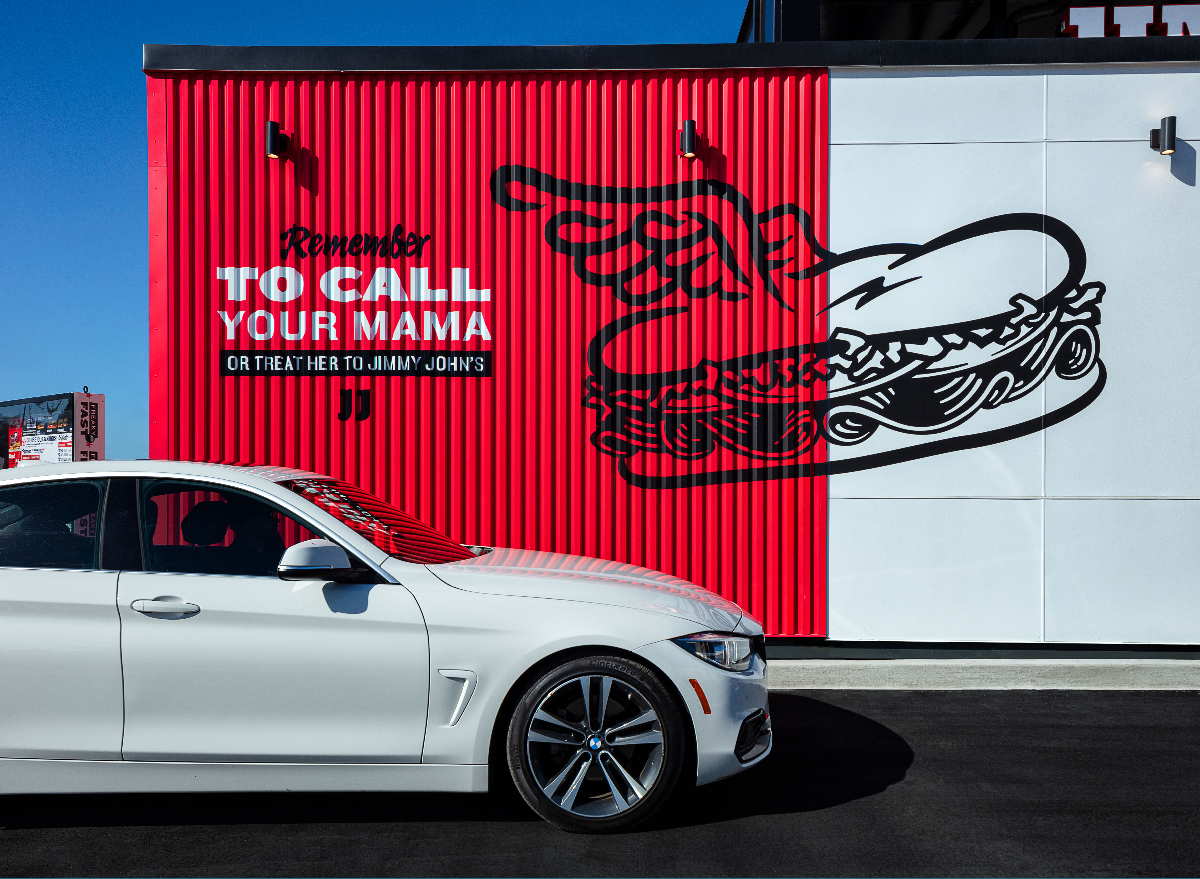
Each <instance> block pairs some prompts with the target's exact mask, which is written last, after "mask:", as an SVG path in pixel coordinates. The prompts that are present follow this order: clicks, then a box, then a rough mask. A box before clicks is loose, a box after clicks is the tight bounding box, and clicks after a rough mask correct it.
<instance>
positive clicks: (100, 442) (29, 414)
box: [0, 393, 104, 468]
mask: <svg viewBox="0 0 1200 879" xmlns="http://www.w3.org/2000/svg"><path fill="white" fill-rule="evenodd" d="M0 433H2V434H3V436H4V438H5V442H6V446H5V449H6V452H7V453H6V454H5V456H4V459H3V463H2V464H0V466H2V467H5V468H8V467H20V466H22V465H29V464H59V463H64V462H69V461H103V460H104V395H103V394H88V393H71V394H55V395H52V396H49V397H30V398H28V399H24V400H4V401H0Z"/></svg>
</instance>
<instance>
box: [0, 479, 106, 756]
mask: <svg viewBox="0 0 1200 879" xmlns="http://www.w3.org/2000/svg"><path fill="white" fill-rule="evenodd" d="M106 490H107V481H106V480H103V479H99V480H95V479H86V480H84V479H79V480H70V481H59V482H35V483H25V484H21V485H15V486H10V487H4V486H3V485H0V757H33V758H53V759H77V760H119V759H120V758H121V641H120V629H121V625H120V619H119V618H118V616H117V608H116V597H117V573H116V571H115V570H102V565H101V559H100V531H101V524H102V511H103V508H104V500H105V495H106Z"/></svg>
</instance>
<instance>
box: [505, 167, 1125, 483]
mask: <svg viewBox="0 0 1200 879" xmlns="http://www.w3.org/2000/svg"><path fill="white" fill-rule="evenodd" d="M491 188H492V197H493V199H494V200H495V201H496V203H497V204H498V205H500V206H501V207H503V208H505V209H507V210H510V211H516V212H529V211H545V212H546V214H547V215H548V216H547V220H546V223H545V226H544V234H545V239H546V243H547V244H548V245H549V246H550V247H551V248H552V249H553V250H554V252H556V253H558V254H562V255H563V256H565V257H567V258H568V259H569V260H570V263H571V267H572V269H573V271H574V273H575V275H576V276H577V277H578V278H579V279H580V280H581V281H583V282H584V284H585V285H587V286H588V287H589V288H594V289H595V290H596V291H598V292H601V293H602V294H606V295H608V296H610V297H611V298H612V299H613V300H614V302H613V305H614V306H615V311H614V314H616V315H617V316H615V317H614V319H612V320H609V321H608V322H607V323H605V324H604V325H603V326H602V327H601V329H600V330H599V332H598V333H597V334H596V335H595V337H594V338H593V339H592V340H591V342H590V344H589V345H588V349H587V361H588V367H589V373H590V374H589V376H588V378H587V380H586V388H585V395H584V399H583V405H584V406H586V407H588V408H590V409H593V410H595V411H596V413H597V422H596V427H595V429H594V431H593V432H592V437H591V439H592V443H593V444H594V445H595V446H596V448H598V449H599V450H600V451H601V452H603V453H605V454H608V455H611V456H613V457H615V458H617V459H618V469H619V472H620V473H621V475H622V476H623V477H624V478H625V479H627V480H628V481H630V482H631V483H633V484H637V485H642V486H645V487H651V488H670V487H682V486H686V485H696V484H710V483H716V482H729V481H746V480H758V479H779V478H792V477H798V476H808V475H813V474H817V473H838V472H849V471H853V470H862V469H868V468H872V467H879V466H884V465H887V464H893V463H898V462H900V461H907V460H913V459H915V458H920V457H925V456H928V455H934V454H941V453H945V452H949V451H954V450H958V449H965V448H972V447H976V446H982V445H988V444H991V443H996V442H1002V441H1005V440H1009V439H1013V438H1016V437H1018V436H1023V435H1025V434H1028V433H1033V432H1035V431H1037V430H1040V429H1042V428H1044V427H1048V426H1050V425H1052V424H1054V423H1057V422H1059V421H1062V420H1063V419H1065V418H1068V417H1070V416H1071V415H1073V414H1075V413H1076V412H1078V411H1080V410H1082V409H1083V408H1085V407H1086V406H1087V405H1089V404H1090V403H1091V402H1092V401H1093V400H1094V399H1095V398H1096V397H1097V396H1098V395H1099V394H1100V392H1101V391H1102V389H1103V386H1104V377H1105V373H1104V365H1103V363H1102V362H1101V361H1100V360H1099V349H1100V344H1099V335H1098V327H1099V324H1100V311H1099V304H1100V301H1101V299H1102V297H1103V294H1104V285H1103V284H1101V283H1097V282H1088V281H1086V280H1085V278H1084V274H1085V270H1086V264H1087V258H1086V252H1085V249H1084V246H1083V243H1082V241H1081V240H1080V239H1079V236H1078V235H1076V234H1075V232H1074V231H1073V230H1072V229H1071V228H1070V227H1068V226H1067V225H1066V224H1065V223H1063V222H1061V221H1059V220H1057V219H1055V218H1053V217H1049V216H1045V215H1042V214H1035V213H1013V214H1004V215H1000V216H994V217H989V218H987V219H983V220H979V221H977V222H973V223H968V224H967V225H964V226H961V227H959V228H957V229H953V230H950V231H947V232H946V233H944V234H942V235H939V236H937V237H935V238H933V239H932V240H930V241H927V242H926V243H924V244H904V243H890V244H880V245H876V246H871V247H865V248H860V249H856V250H853V251H847V252H844V253H840V254H839V253H832V252H830V251H829V250H827V249H826V248H825V247H823V246H822V245H821V243H820V242H819V241H818V239H817V237H816V234H815V232H814V230H813V223H812V220H811V218H810V217H809V216H808V214H806V213H805V212H804V211H803V210H801V209H800V208H799V207H798V206H796V205H794V204H783V205H777V206H774V207H770V208H768V209H766V210H761V211H759V210H755V208H754V206H753V205H752V204H751V203H750V200H749V199H748V198H747V197H746V196H745V195H743V194H742V193H740V192H738V191H737V190H736V189H734V188H732V187H731V186H730V185H728V184H726V183H722V182H720V181H716V180H694V181H687V182H682V183H676V184H671V185H665V186H657V187H618V186H595V185H585V184H580V183H573V182H570V181H567V180H562V179H559V178H555V177H553V176H551V175H548V174H544V173H541V172H539V171H537V170H536V169H533V168H529V167H525V166H521V165H507V166H503V167H501V168H499V169H498V170H497V171H496V172H495V173H494V174H493V175H492V180H491ZM823 277H824V278H825V279H826V280H827V281H828V282H829V283H830V284H831V285H832V286H833V287H834V288H835V289H834V294H836V295H834V294H831V296H830V298H831V301H830V302H829V304H828V305H827V306H823V307H822V306H821V304H820V300H819V299H817V298H816V297H817V290H816V287H815V282H816V281H817V280H818V279H821V278H823ZM826 323H827V324H828V327H829V329H828V331H826V330H825V329H824V327H825V325H826ZM1052 375H1053V376H1055V377H1056V379H1058V380H1063V381H1068V382H1073V383H1078V387H1080V388H1081V389H1082V391H1081V392H1080V393H1077V394H1075V395H1073V396H1072V397H1071V399H1070V401H1069V402H1067V403H1064V404H1063V405H1061V406H1058V407H1057V408H1055V409H1054V410H1052V411H1046V412H1045V413H1044V414H1042V413H1041V412H1040V411H1039V412H1038V413H1037V414H1036V416H1034V417H1026V418H1023V419H1017V418H1013V419H1011V420H1010V422H1009V423H1004V424H1002V426H1000V427H995V426H990V427H988V428H987V429H980V430H972V429H971V427H970V425H968V422H970V421H971V420H972V419H973V418H976V417H977V416H978V415H979V413H981V412H982V411H984V410H995V409H998V408H999V407H1002V406H1005V405H1008V404H1011V403H1012V402H1014V401H1016V400H1019V399H1021V398H1023V397H1026V396H1027V395H1028V394H1030V392H1032V391H1033V390H1034V389H1036V388H1039V387H1041V386H1042V385H1043V384H1044V383H1045V382H1046V381H1047V379H1048V378H1049V377H1050V376H1052ZM1013 411H1015V409H1014V410H1013ZM885 435H886V436H887V437H888V442H887V443H885V444H884V447H882V448H879V449H875V450H873V449H872V448H871V446H872V443H871V440H872V439H873V438H874V439H876V440H879V439H880V438H882V437H883V436H885ZM822 440H824V442H825V443H826V444H828V448H829V449H831V450H833V452H834V454H830V456H829V457H830V458H831V460H828V461H826V460H824V456H823V455H820V456H818V455H814V454H813V453H814V450H817V449H818V447H819V445H820V444H821V441H822ZM876 445H878V443H876ZM857 449H861V450H862V453H861V454H855V451H854V450H857Z"/></svg>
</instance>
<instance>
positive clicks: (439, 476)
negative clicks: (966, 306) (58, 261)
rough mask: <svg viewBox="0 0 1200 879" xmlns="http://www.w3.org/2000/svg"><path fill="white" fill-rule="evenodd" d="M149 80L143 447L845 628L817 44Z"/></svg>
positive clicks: (801, 624) (819, 627)
mask: <svg viewBox="0 0 1200 879" xmlns="http://www.w3.org/2000/svg"><path fill="white" fill-rule="evenodd" d="M148 103H149V141H150V151H149V155H150V174H149V183H150V354H151V361H150V363H151V377H150V378H151V382H150V394H151V400H150V403H151V436H150V443H151V446H150V450H151V455H152V457H155V458H168V459H184V460H198V461H238V462H245V463H269V464H278V465H284V466H290V467H298V468H302V469H306V470H314V471H317V472H319V473H325V474H329V475H331V476H335V477H338V478H341V479H345V480H348V481H350V482H353V483H355V484H357V485H359V486H361V487H363V488H364V489H366V490H368V491H371V492H373V493H375V494H377V495H379V496H381V497H383V498H385V499H388V500H390V501H391V502H393V503H395V504H397V505H399V506H401V507H403V508H404V509H405V510H407V511H409V512H410V513H412V514H414V515H416V516H418V517H420V518H421V519H423V520H425V521H426V522H428V523H430V524H431V525H434V526H435V527H437V528H439V529H441V530H443V531H445V532H447V533H449V534H450V535H451V536H453V537H454V538H455V539H457V540H461V541H463V542H467V543H472V544H484V545H500V546H513V547H523V548H529V549H539V550H553V551H559V552H569V553H577V554H581V555H588V556H596V557H601V558H608V559H614V560H617V561H622V562H629V563H633V564H639V565H645V566H648V567H651V568H656V569H659V570H662V571H666V572H668V573H671V574H674V575H676V576H679V577H682V578H685V579H688V580H691V581H693V582H696V583H699V584H700V585H702V586H706V587H708V588H709V589H712V590H714V591H716V592H719V593H720V594H721V595H723V596H725V597H728V598H730V599H732V600H734V601H736V602H738V603H739V604H740V605H742V606H743V607H744V608H746V609H747V610H748V611H749V612H751V613H752V614H753V615H755V616H757V617H759V618H761V619H762V620H763V621H764V623H765V625H766V629H767V632H768V633H769V634H778V635H822V634H824V633H825V527H826V500H825V498H826V485H825V477H824V476H823V475H822V473H821V465H822V464H823V462H824V461H825V448H824V444H823V440H821V439H820V438H819V435H818V430H817V429H816V419H818V418H819V414H818V413H819V411H820V407H819V403H820V401H821V400H822V399H823V395H824V388H823V384H822V381H821V379H822V375H823V372H822V371H823V356H824V354H823V350H822V347H821V346H822V343H823V342H824V341H825V337H826V327H825V323H824V319H823V316H822V311H821V310H822V309H823V308H824V306H825V302H826V293H825V287H824V283H825V282H824V275H823V274H821V271H820V270H821V269H822V268H823V267H824V263H823V259H824V257H825V251H824V250H823V248H822V246H821V245H822V243H823V242H824V238H825V228H826V217H827V189H828V187H827V176H826V165H827V144H828V133H827V130H828V129H827V126H828V111H827V74H826V73H825V72H824V71H811V70H755V71H737V70H731V71H701V72H696V71H690V72H672V71H661V72H659V71H656V72H636V73H633V72H621V73H559V74H542V73H538V74H526V73H494V74H440V73H439V74H400V73H394V74H368V75H344V74H258V73H255V74H246V73H192V72H187V73H163V74H159V73H151V74H150V75H149V78H148ZM268 120H275V121H277V122H279V123H280V124H281V128H282V131H283V132H284V133H285V134H287V135H289V136H290V138H291V145H290V152H289V153H288V154H287V155H286V156H285V157H284V158H281V159H270V158H268V157H267V156H266V150H265V143H264V140H265V128H266V124H267V122H268ZM685 120H694V121H695V123H696V130H697V150H696V157H695V158H694V159H688V158H684V157H682V156H680V155H679V149H678V132H679V130H680V129H681V128H682V126H683V123H684V121H685Z"/></svg>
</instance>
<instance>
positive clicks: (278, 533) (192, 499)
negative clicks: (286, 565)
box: [140, 480, 322, 577]
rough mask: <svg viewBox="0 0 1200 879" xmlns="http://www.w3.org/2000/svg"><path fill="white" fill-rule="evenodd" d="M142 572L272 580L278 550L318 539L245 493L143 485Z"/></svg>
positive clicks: (199, 486) (183, 484)
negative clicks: (218, 575) (143, 547)
mask: <svg viewBox="0 0 1200 879" xmlns="http://www.w3.org/2000/svg"><path fill="white" fill-rule="evenodd" d="M140 508H141V517H142V537H143V541H144V545H145V559H146V570H147V571H161V572H165V573H175V574H226V575H229V576H243V577H275V576H277V568H278V566H279V559H280V557H281V556H282V555H283V551H284V550H285V549H287V548H288V547H289V546H292V545H293V544H296V543H300V542H302V541H305V540H312V539H313V538H315V537H321V536H322V535H320V534H317V533H315V532H313V531H311V530H309V528H308V527H307V526H306V525H304V524H303V523H302V522H298V521H297V520H295V519H293V518H292V517H291V516H289V515H287V514H286V513H284V512H282V511H281V510H280V509H279V508H278V507H276V506H275V505H274V504H271V503H269V502H267V501H265V500H264V499H262V498H260V497H256V496H255V495H252V494H250V493H248V492H242V491H236V490H234V489H227V488H222V487H219V486H214V485H204V484H202V483H189V482H179V481H176V480H171V481H165V480H160V481H147V482H144V483H143V484H142V498H141V504H140Z"/></svg>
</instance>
